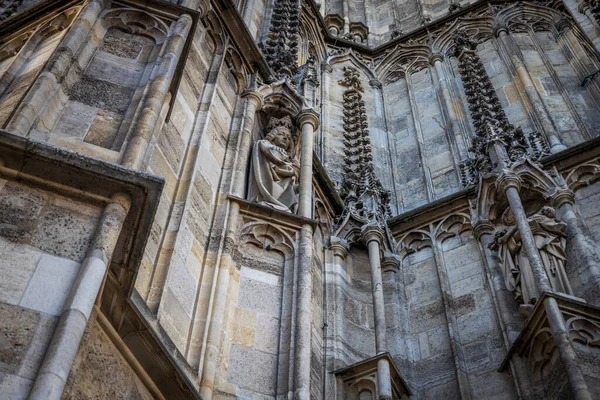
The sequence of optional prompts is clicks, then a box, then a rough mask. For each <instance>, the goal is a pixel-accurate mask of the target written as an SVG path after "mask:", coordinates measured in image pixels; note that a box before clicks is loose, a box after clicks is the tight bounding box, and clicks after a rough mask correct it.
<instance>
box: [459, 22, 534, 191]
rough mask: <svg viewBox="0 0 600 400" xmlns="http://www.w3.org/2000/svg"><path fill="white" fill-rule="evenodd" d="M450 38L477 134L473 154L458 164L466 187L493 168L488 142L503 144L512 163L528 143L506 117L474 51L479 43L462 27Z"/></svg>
mask: <svg viewBox="0 0 600 400" xmlns="http://www.w3.org/2000/svg"><path fill="white" fill-rule="evenodd" d="M452 39H453V41H454V56H455V57H457V58H458V60H459V63H458V71H459V73H460V76H461V78H462V82H463V86H464V88H465V94H466V95H467V102H468V103H469V110H470V113H471V118H472V119H473V125H474V126H475V134H476V136H475V137H474V138H473V141H472V145H471V147H470V148H469V151H471V152H472V154H473V157H472V158H469V159H467V160H465V161H463V162H462V163H461V178H462V181H463V185H465V186H469V185H472V184H474V183H476V180H477V176H478V175H479V174H481V173H484V174H485V173H490V172H491V171H492V169H493V167H494V166H493V165H492V160H491V159H490V154H489V145H490V143H491V142H494V141H499V142H500V143H502V144H503V146H504V147H505V148H506V152H507V154H508V158H509V160H510V161H511V162H516V161H518V160H521V159H522V158H523V157H525V156H527V153H528V144H527V140H526V138H525V135H524V134H523V131H522V130H521V128H520V127H516V128H515V127H514V126H513V125H511V124H510V123H509V122H508V119H507V118H506V114H505V113H504V109H502V106H501V104H500V100H499V99H498V96H497V94H496V91H495V90H494V86H493V85H492V81H491V80H490V77H489V76H488V74H487V72H486V71H485V67H484V65H483V63H482V62H481V59H480V58H479V56H478V55H477V52H476V50H475V49H476V47H477V44H478V42H477V41H476V40H475V38H473V37H471V36H470V35H469V34H468V33H467V32H466V31H465V30H464V29H460V30H457V31H455V32H454V33H453V35H452Z"/></svg>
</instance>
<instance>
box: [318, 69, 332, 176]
mask: <svg viewBox="0 0 600 400" xmlns="http://www.w3.org/2000/svg"><path fill="white" fill-rule="evenodd" d="M332 74H333V68H331V65H329V64H327V63H323V64H321V82H322V84H321V145H320V146H319V147H320V154H319V155H320V156H321V164H323V165H324V166H326V165H327V152H326V149H327V150H329V145H328V143H327V141H329V135H328V131H327V129H328V128H329V109H328V105H329V104H330V102H329V92H330V90H331V75H332Z"/></svg>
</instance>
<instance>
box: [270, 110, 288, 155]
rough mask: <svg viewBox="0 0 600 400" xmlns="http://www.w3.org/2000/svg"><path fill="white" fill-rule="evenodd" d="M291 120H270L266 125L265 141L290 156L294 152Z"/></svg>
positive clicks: (284, 118) (285, 118) (286, 118)
mask: <svg viewBox="0 0 600 400" xmlns="http://www.w3.org/2000/svg"><path fill="white" fill-rule="evenodd" d="M292 128H293V124H292V119H291V118H290V117H283V118H271V119H270V120H269V124H268V125H267V135H266V136H265V139H266V140H268V141H269V142H271V143H273V144H274V145H275V146H277V147H281V148H282V149H284V150H285V151H286V152H287V153H288V154H289V155H290V156H291V155H292V153H293V151H294V138H293V137H292Z"/></svg>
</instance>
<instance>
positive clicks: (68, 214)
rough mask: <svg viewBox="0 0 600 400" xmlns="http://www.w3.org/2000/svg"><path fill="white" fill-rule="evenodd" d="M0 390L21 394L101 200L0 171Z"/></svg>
mask: <svg viewBox="0 0 600 400" xmlns="http://www.w3.org/2000/svg"><path fill="white" fill-rule="evenodd" d="M0 210H1V211H0V260H2V262H0V275H1V276H2V279H1V280H0V282H1V283H0V313H1V314H2V316H1V317H0V332H1V333H0V335H1V336H2V337H3V340H2V341H3V343H5V345H3V347H2V351H0V354H1V357H2V360H0V361H1V363H0V365H1V367H0V395H1V397H5V398H10V399H25V398H27V395H28V393H29V391H30V389H31V386H32V384H33V380H34V379H35V377H36V374H37V371H38V368H39V366H40V363H41V361H42V358H43V357H44V354H45V352H46V349H47V346H48V343H49V342H50V338H51V337H52V334H53V332H54V328H55V327H56V324H57V322H58V319H59V317H60V315H61V313H62V311H63V305H64V303H65V301H66V299H67V296H68V294H69V291H70V290H71V286H72V284H73V282H74V281H75V278H76V276H77V274H78V272H79V269H80V268H79V267H80V264H81V262H82V261H83V259H84V257H85V255H86V252H87V249H88V247H89V245H90V241H91V239H92V236H93V234H94V231H95V229H96V226H97V224H98V220H99V217H100V214H101V208H100V207H98V206H95V205H93V204H86V203H82V202H77V201H73V200H71V199H69V198H67V197H64V196H60V195H56V194H53V193H50V192H45V191H42V190H38V189H34V188H32V187H29V186H27V185H24V184H22V183H17V182H14V181H10V180H5V179H0Z"/></svg>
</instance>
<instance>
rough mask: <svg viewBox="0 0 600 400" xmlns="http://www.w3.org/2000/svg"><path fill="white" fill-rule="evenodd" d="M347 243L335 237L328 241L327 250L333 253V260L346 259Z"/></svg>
mask: <svg viewBox="0 0 600 400" xmlns="http://www.w3.org/2000/svg"><path fill="white" fill-rule="evenodd" d="M348 249H349V246H348V242H347V241H346V240H344V239H342V238H339V237H337V236H332V237H331V239H329V250H331V252H332V253H333V256H334V257H335V258H339V259H340V260H342V261H343V260H345V259H346V257H348Z"/></svg>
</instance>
